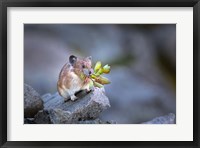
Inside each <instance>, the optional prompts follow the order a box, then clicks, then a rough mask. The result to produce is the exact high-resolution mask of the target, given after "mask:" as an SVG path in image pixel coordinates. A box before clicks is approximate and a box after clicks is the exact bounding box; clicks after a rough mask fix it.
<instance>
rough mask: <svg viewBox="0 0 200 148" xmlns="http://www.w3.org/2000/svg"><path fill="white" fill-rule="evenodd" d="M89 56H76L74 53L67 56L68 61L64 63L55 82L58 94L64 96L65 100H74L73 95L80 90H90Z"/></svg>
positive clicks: (90, 62)
mask: <svg viewBox="0 0 200 148" xmlns="http://www.w3.org/2000/svg"><path fill="white" fill-rule="evenodd" d="M92 71H93V70H92V61H91V57H87V58H83V59H81V58H77V57H76V56H74V55H71V56H70V57H69V62H68V63H66V64H65V65H64V66H63V68H62V69H61V71H60V74H59V79H58V83H57V89H58V92H59V94H60V95H61V96H62V97H64V98H65V101H67V100H68V99H71V100H72V101H74V100H76V99H77V97H76V96H75V95H74V94H75V93H76V92H79V91H81V90H85V89H86V90H87V91H90V88H89V84H90V81H91V80H90V79H89V75H90V74H91V73H92Z"/></svg>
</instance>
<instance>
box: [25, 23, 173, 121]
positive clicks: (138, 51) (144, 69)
mask: <svg viewBox="0 0 200 148" xmlns="http://www.w3.org/2000/svg"><path fill="white" fill-rule="evenodd" d="M71 54H74V55H77V56H81V57H86V56H89V55H91V56H92V58H93V64H95V63H96V62H97V61H98V60H100V61H102V64H103V65H105V64H109V65H111V72H110V74H108V75H106V77H108V78H109V79H110V81H111V84H109V85H106V86H105V91H106V96H107V97H108V98H109V101H110V105H111V107H110V108H109V109H107V110H106V111H104V112H103V113H102V114H101V117H100V118H101V119H102V120H104V121H109V120H114V121H116V122H117V123H122V124H137V123H142V122H146V121H149V120H151V119H153V118H155V117H158V116H163V115H166V114H168V113H174V114H176V25H173V24H167V25H164V24H155V25H154V24H151V25H147V24H146V25H144V24H141V25H140V24H137V25H131V24H129V25H117V24H99V25H98V24H79V25H78V24H25V25H24V82H25V83H27V84H28V85H30V86H32V87H33V88H34V89H35V90H36V91H37V92H38V93H39V94H40V95H43V94H47V93H51V94H55V93H56V91H57V88H56V83H57V80H58V75H59V72H60V70H61V68H62V66H63V65H64V64H65V63H66V62H67V61H68V57H69V56H70V55H71Z"/></svg>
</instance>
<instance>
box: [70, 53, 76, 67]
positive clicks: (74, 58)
mask: <svg viewBox="0 0 200 148" xmlns="http://www.w3.org/2000/svg"><path fill="white" fill-rule="evenodd" d="M76 60H77V57H76V56H74V55H71V56H70V57H69V63H70V64H72V65H73V64H74V63H75V62H76Z"/></svg>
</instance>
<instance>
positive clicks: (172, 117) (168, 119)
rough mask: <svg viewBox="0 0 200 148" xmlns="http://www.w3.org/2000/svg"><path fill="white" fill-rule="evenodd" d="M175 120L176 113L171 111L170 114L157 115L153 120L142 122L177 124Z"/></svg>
mask: <svg viewBox="0 0 200 148" xmlns="http://www.w3.org/2000/svg"><path fill="white" fill-rule="evenodd" d="M175 122H176V121H175V115H174V114H173V113H169V114H168V115H165V116H161V117H156V118H154V119H153V120H151V121H147V122H144V123H142V124H175Z"/></svg>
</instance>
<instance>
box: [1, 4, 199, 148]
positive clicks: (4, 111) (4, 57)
mask: <svg viewBox="0 0 200 148" xmlns="http://www.w3.org/2000/svg"><path fill="white" fill-rule="evenodd" d="M8 7H193V138H194V139H193V141H151V142H150V141H132V142H131V141H129V142H121V141H116V142H112V141H107V142H104V141H102V142H100V141H99V142H97V141H91V142H89V141H85V142H80V141H79V142H78V141H74V142H72V141H69V142H64V141H63V142H55V141H48V142H47V141H40V142H39V141H35V142H33V141H30V142H25V141H7V74H8V73H7V8H8ZM0 10H1V15H0V17H1V18H0V20H1V21H0V22H1V23H0V25H1V26H0V29H1V38H0V45H1V50H0V52H1V53H0V59H1V60H0V64H1V66H0V68H1V72H0V77H1V85H0V86H1V89H0V90H1V91H0V105H1V106H0V140H1V141H0V145H1V147H5V148H8V147H16V148H17V147H20V148H21V147H49V146H51V147H170V148H171V147H184V148H186V147H188V148H189V147H200V136H199V134H200V132H199V129H200V128H199V124H200V109H199V108H200V103H199V102H200V101H199V93H198V91H199V89H198V88H199V77H198V75H199V74H200V71H199V69H198V68H199V60H198V58H199V57H200V56H199V49H200V37H199V36H200V33H199V32H200V2H199V0H97V1H94V0H26V1H25V0H1V3H0Z"/></svg>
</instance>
